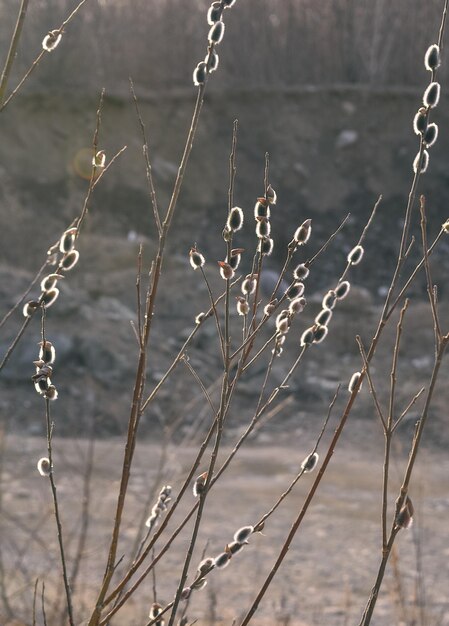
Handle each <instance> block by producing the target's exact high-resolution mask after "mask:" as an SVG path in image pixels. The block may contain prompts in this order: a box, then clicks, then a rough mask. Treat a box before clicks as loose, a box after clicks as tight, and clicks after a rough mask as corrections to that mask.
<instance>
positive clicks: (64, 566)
mask: <svg viewBox="0 0 449 626" xmlns="http://www.w3.org/2000/svg"><path fill="white" fill-rule="evenodd" d="M45 419H46V425H47V450H48V460H49V463H50V474H49V480H50V486H51V493H52V497H53V509H54V514H55V520H56V527H57V531H58V544H59V554H60V557H61V566H62V577H63V580H64V590H65V596H66V602H67V615H68V618H69V623H70V626H75V620H74V618H73V608H72V593H71V590H70V583H69V578H68V574H67V563H66V557H65V551H64V541H63V536H62V524H61V516H60V513H59V504H58V496H57V492H56V483H55V479H54V474H53V450H52V436H53V423H52V421H51V418H50V400H48V399H45Z"/></svg>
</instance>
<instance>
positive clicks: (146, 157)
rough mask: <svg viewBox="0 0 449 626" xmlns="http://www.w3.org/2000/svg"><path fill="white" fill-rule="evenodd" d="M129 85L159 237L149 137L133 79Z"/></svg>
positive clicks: (159, 219)
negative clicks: (140, 134)
mask: <svg viewBox="0 0 449 626" xmlns="http://www.w3.org/2000/svg"><path fill="white" fill-rule="evenodd" d="M129 85H130V89H131V94H132V98H133V101H134V106H135V108H136V114H137V119H138V120H139V124H140V131H141V133H142V140H143V149H142V152H143V158H144V160H145V171H146V175H147V182H148V189H149V193H150V200H151V206H152V208H153V216H154V221H155V224H156V228H157V232H158V233H159V235H161V233H162V226H161V218H160V216H159V209H158V206H157V197H156V189H155V187H154V181H153V170H152V167H151V162H150V155H149V148H148V140H147V136H146V132H145V124H144V123H143V120H142V116H141V114H140V109H139V102H138V100H137V96H136V92H135V91H134V83H133V81H132V79H131V78H130V79H129Z"/></svg>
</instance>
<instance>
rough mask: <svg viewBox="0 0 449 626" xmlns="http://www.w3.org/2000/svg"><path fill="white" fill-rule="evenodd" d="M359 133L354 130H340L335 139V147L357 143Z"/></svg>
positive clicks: (346, 146) (345, 146)
mask: <svg viewBox="0 0 449 626" xmlns="http://www.w3.org/2000/svg"><path fill="white" fill-rule="evenodd" d="M358 139H359V134H358V132H357V131H356V130H342V131H341V132H340V134H339V135H338V137H337V139H336V141H335V147H336V149H337V150H342V149H343V148H348V147H349V146H353V145H354V144H355V143H357V141H358Z"/></svg>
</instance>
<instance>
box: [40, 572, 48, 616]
mask: <svg viewBox="0 0 449 626" xmlns="http://www.w3.org/2000/svg"><path fill="white" fill-rule="evenodd" d="M41 606H42V618H43V620H44V626H47V615H46V613H45V582H44V581H42V593H41Z"/></svg>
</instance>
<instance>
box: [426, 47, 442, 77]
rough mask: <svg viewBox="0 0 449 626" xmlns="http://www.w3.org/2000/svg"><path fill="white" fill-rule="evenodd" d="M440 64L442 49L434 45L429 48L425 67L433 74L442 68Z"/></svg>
mask: <svg viewBox="0 0 449 626" xmlns="http://www.w3.org/2000/svg"><path fill="white" fill-rule="evenodd" d="M440 63H441V58H440V47H439V46H438V45H437V44H436V43H434V44H432V45H431V46H429V47H428V48H427V52H426V54H425V56H424V65H425V67H426V70H429V72H433V70H436V69H437V68H438V67H439V66H440Z"/></svg>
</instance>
